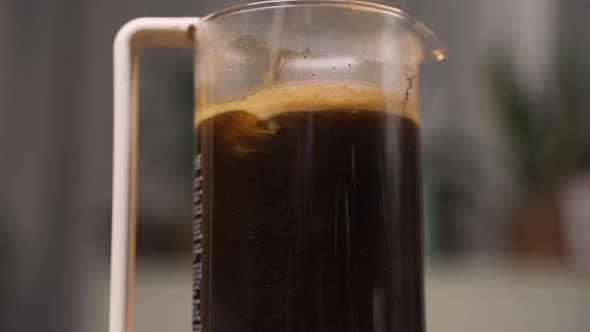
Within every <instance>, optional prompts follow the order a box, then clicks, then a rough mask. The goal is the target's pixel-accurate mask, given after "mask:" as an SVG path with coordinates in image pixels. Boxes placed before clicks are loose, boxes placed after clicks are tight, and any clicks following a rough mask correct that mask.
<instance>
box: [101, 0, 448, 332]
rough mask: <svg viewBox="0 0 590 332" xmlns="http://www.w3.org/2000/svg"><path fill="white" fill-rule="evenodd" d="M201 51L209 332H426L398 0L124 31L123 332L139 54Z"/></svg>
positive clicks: (284, 7)
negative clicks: (153, 49)
mask: <svg viewBox="0 0 590 332" xmlns="http://www.w3.org/2000/svg"><path fill="white" fill-rule="evenodd" d="M146 47H194V49H195V97H196V98H195V99H196V107H195V120H194V127H195V156H194V170H195V175H194V192H195V194H194V217H195V221H194V229H193V235H194V256H193V263H194V294H193V299H194V301H193V330H194V331H205V332H235V331H242V332H281V331H283V332H329V331H334V332H357V331H360V332H422V331H424V319H423V274H422V231H421V227H422V226H421V199H420V198H421V194H420V167H419V128H420V113H419V108H418V71H419V66H420V64H421V62H423V61H424V60H429V59H433V60H441V59H443V58H444V56H445V50H444V48H443V46H442V45H441V43H440V42H439V40H438V39H437V38H436V37H435V36H434V34H433V33H432V32H431V31H430V30H428V29H427V28H426V27H425V26H423V25H422V24H421V23H419V22H418V21H416V20H415V19H413V18H411V17H410V16H408V15H407V14H405V13H403V12H401V11H400V10H397V9H395V8H391V7H387V6H383V5H377V4H372V3H366V2H356V1H268V2H261V3H254V4H249V5H244V6H239V7H233V8H229V9H225V10H222V11H219V12H216V13H213V14H211V15H209V16H206V17H204V18H202V19H199V18H141V19H137V20H134V21H131V22H130V23H128V24H127V25H126V26H125V27H123V28H122V29H121V31H120V32H119V34H118V36H117V38H116V40H115V91H114V92H115V146H114V180H113V235H112V262H111V264H112V266H111V297H110V331H111V332H123V331H128V332H129V331H132V310H133V309H132V304H133V280H134V270H135V263H134V262H135V250H134V249H135V208H136V207H135V205H136V184H137V177H136V169H137V130H138V128H137V112H138V109H137V89H138V84H137V74H138V73H137V67H138V66H137V64H138V57H139V53H140V51H141V50H142V49H143V48H146Z"/></svg>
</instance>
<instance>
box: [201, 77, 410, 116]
mask: <svg viewBox="0 0 590 332" xmlns="http://www.w3.org/2000/svg"><path fill="white" fill-rule="evenodd" d="M334 110H343V111H350V110H358V111H381V112H389V113H396V114H399V115H400V116H404V117H406V118H408V119H410V120H412V121H414V122H415V123H419V120H420V118H419V115H418V112H417V109H416V106H415V104H414V103H413V102H411V101H409V100H404V98H402V97H401V96H399V95H397V94H393V93H386V92H384V91H383V90H381V89H378V88H373V87H368V86H362V85H357V84H348V83H346V84H345V83H342V82H336V83H324V82H322V83H317V82H316V83H290V84H285V85H274V86H271V87H267V88H263V89H261V90H258V91H257V92H255V93H253V94H251V95H250V96H248V97H246V98H245V99H243V100H240V101H235V102H229V103H224V104H217V105H213V106H210V107H206V108H204V109H200V110H198V111H197V113H196V115H195V126H198V125H199V124H200V123H201V122H202V121H204V120H206V119H208V118H211V117H214V116H216V115H219V114H223V113H226V112H232V111H244V112H248V113H251V114H254V115H255V116H256V117H257V118H258V119H261V120H267V119H270V118H272V117H273V116H276V115H279V114H281V113H287V112H306V111H307V112H310V111H334Z"/></svg>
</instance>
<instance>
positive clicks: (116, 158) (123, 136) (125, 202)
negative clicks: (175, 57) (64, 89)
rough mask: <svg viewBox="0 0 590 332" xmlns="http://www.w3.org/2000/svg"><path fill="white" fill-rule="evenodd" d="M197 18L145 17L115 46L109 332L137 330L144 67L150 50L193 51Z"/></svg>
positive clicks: (119, 37) (130, 26) (120, 36)
mask: <svg viewBox="0 0 590 332" xmlns="http://www.w3.org/2000/svg"><path fill="white" fill-rule="evenodd" d="M198 22H199V18H196V17H182V18H155V17H154V18H139V19H135V20H132V21H130V22H129V23H127V24H126V25H125V26H123V27H122V28H121V30H119V32H118V34H117V37H116V38H115V42H114V151H113V211H112V213H113V214H112V235H111V289H110V307H109V331H110V332H132V331H133V288H134V283H135V235H136V234H135V232H136V209H137V206H136V204H137V200H136V198H137V132H138V107H137V106H138V101H137V95H138V93H137V92H138V67H139V66H138V64H139V56H140V53H141V51H142V50H143V49H145V48H149V47H193V45H194V31H195V29H196V26H197V24H198Z"/></svg>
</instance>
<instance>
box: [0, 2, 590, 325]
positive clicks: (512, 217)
mask: <svg viewBox="0 0 590 332" xmlns="http://www.w3.org/2000/svg"><path fill="white" fill-rule="evenodd" d="M240 2H242V1H221V0H215V1H213V0H198V1H197V0H166V1H164V0H100V1H98V0H76V1H74V0H45V1H40V0H37V1H35V0H0V156H1V157H0V183H1V184H2V187H1V190H0V331H10V332H12V331H15V332H16V331H56V332H57V331H60V332H70V331H72V332H73V331H86V332H95V331H96V332H98V331H106V330H107V309H108V308H107V302H108V273H109V251H110V202H111V198H110V195H111V163H112V157H111V154H112V106H111V104H112V41H113V38H114V36H115V34H116V31H117V30H118V28H119V27H121V26H122V25H123V24H124V23H125V22H126V21H128V20H130V19H132V18H135V17H140V16H200V15H203V14H206V13H209V12H211V11H213V10H217V9H220V8H222V7H225V6H227V5H230V4H235V3H240ZM380 2H381V3H386V4H389V5H394V6H397V7H400V8H402V9H405V10H407V11H409V12H410V13H411V14H412V15H414V16H416V17H417V18H419V19H420V20H422V21H423V22H424V23H426V24H427V25H428V26H430V27H431V28H432V29H433V30H434V31H436V32H437V33H438V34H439V36H440V37H441V39H442V40H443V41H445V43H446V44H447V46H448V48H449V51H450V52H449V57H448V59H447V60H446V61H444V62H442V63H437V64H426V65H425V66H424V68H423V69H424V70H423V75H422V88H421V91H422V96H421V99H422V100H421V102H422V110H423V113H424V116H423V133H422V134H423V138H422V141H423V168H424V207H425V210H424V211H425V220H424V222H425V226H426V227H425V228H426V248H427V267H426V300H427V325H428V329H429V331H430V332H447V331H453V332H460V331H478V332H486V331H490V332H492V331H494V332H495V331H505V332H511V331H534V332H544V331H547V332H549V331H560V332H568V331H571V332H578V331H580V332H583V331H588V326H590V315H589V313H590V93H588V91H590V38H588V34H587V31H590V20H588V18H587V13H589V12H590V2H589V1H586V0H495V1H489V0H399V1H380ZM191 61H192V60H191V52H190V51H188V50H157V51H155V50H154V51H148V52H147V53H146V56H145V57H144V61H143V64H142V75H143V76H142V78H141V93H140V94H141V105H142V107H141V120H140V122H141V123H140V126H141V138H140V151H141V152H140V156H141V157H140V181H139V183H140V185H139V201H140V204H139V219H140V220H139V230H138V231H139V237H138V255H139V261H138V269H139V272H138V275H137V278H138V284H137V294H136V297H137V308H136V315H137V324H136V325H137V331H143V332H150V331H189V329H190V321H191V318H190V315H191V258H190V254H191V253H190V246H191V239H190V236H191V231H190V227H191V220H192V216H191V215H192V213H191V184H192V180H191V177H192V174H191V159H192V157H191V153H192V145H191V144H192V140H191V135H192V133H191V131H192V103H193V100H192V98H193V97H192V74H191V70H192V63H191Z"/></svg>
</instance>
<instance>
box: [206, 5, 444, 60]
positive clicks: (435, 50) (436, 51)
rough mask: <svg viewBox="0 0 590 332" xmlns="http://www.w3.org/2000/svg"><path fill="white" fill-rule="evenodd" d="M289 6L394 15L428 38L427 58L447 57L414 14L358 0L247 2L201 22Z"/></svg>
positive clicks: (218, 12)
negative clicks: (429, 45) (342, 9)
mask: <svg viewBox="0 0 590 332" xmlns="http://www.w3.org/2000/svg"><path fill="white" fill-rule="evenodd" d="M287 7H327V8H346V9H350V10H356V11H365V12H373V13H378V14H383V15H387V16H393V17H397V18H400V19H402V20H405V21H406V22H408V23H410V24H411V25H412V26H413V27H414V28H415V29H416V30H417V31H418V32H419V33H420V34H421V35H422V36H423V39H424V40H428V41H429V42H428V44H431V45H433V46H434V47H432V48H431V50H430V52H426V53H427V54H425V55H426V57H427V58H431V59H434V60H437V61H440V60H443V59H444V58H446V55H447V49H446V48H445V47H444V46H443V44H442V43H441V42H440V40H439V38H438V37H437V36H436V34H435V33H434V32H433V31H432V30H431V29H430V28H428V27H427V26H426V25H424V24H423V23H422V22H420V21H419V20H418V19H416V18H415V17H413V16H412V15H410V14H408V13H406V12H405V11H403V10H401V9H399V8H396V7H392V6H387V5H383V4H378V3H373V2H367V1H357V0H351V1H348V0H266V1H258V2H252V3H247V4H243V5H235V6H230V7H226V8H223V9H220V10H217V11H214V12H212V13H210V14H208V15H206V16H204V17H202V18H201V20H200V22H199V23H206V22H208V21H213V20H215V19H217V18H220V17H225V16H227V15H231V14H239V13H245V12H248V11H251V10H257V9H273V8H287Z"/></svg>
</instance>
